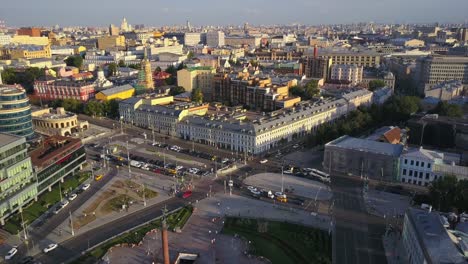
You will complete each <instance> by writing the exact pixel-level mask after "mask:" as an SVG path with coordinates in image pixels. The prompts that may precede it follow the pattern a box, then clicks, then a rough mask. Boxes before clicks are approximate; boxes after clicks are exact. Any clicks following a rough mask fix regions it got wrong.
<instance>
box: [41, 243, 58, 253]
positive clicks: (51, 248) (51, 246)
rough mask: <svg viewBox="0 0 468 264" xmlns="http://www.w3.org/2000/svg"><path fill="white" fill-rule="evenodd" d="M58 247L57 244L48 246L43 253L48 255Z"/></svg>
mask: <svg viewBox="0 0 468 264" xmlns="http://www.w3.org/2000/svg"><path fill="white" fill-rule="evenodd" d="M57 247H58V245H57V244H49V245H48V246H47V247H46V248H44V250H43V252H44V253H48V252H50V251H52V250H54V249H56V248H57Z"/></svg>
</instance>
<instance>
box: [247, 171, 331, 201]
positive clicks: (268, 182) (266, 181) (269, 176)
mask: <svg viewBox="0 0 468 264" xmlns="http://www.w3.org/2000/svg"><path fill="white" fill-rule="evenodd" d="M244 184H247V185H252V186H255V187H260V188H263V189H267V190H272V191H273V192H279V191H281V173H270V172H267V173H259V174H256V175H253V176H249V177H247V178H246V179H245V180H244ZM283 186H284V188H285V189H286V188H288V189H290V187H292V188H294V193H293V194H294V195H299V196H302V197H307V198H310V199H315V197H316V196H317V200H329V199H331V197H332V193H331V191H330V187H329V186H327V185H325V184H323V183H321V182H318V181H313V180H309V179H305V178H300V177H296V176H292V175H287V174H284V175H283Z"/></svg>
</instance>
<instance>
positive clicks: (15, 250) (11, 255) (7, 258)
mask: <svg viewBox="0 0 468 264" xmlns="http://www.w3.org/2000/svg"><path fill="white" fill-rule="evenodd" d="M16 253H18V249H17V248H16V247H13V248H12V249H10V251H8V253H7V254H6V256H5V259H6V260H9V259H12V258H13V257H14V256H15V255H16Z"/></svg>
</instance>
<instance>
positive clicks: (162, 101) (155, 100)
mask: <svg viewBox="0 0 468 264" xmlns="http://www.w3.org/2000/svg"><path fill="white" fill-rule="evenodd" d="M173 102H174V96H161V97H148V98H145V99H143V104H145V105H168V104H171V103H173Z"/></svg>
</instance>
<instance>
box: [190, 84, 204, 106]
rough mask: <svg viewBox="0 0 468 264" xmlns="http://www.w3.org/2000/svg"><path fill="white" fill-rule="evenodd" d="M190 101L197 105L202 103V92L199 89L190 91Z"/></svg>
mask: <svg viewBox="0 0 468 264" xmlns="http://www.w3.org/2000/svg"><path fill="white" fill-rule="evenodd" d="M192 101H194V102H197V103H202V102H203V92H202V90H201V89H200V88H195V89H193V90H192Z"/></svg>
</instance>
